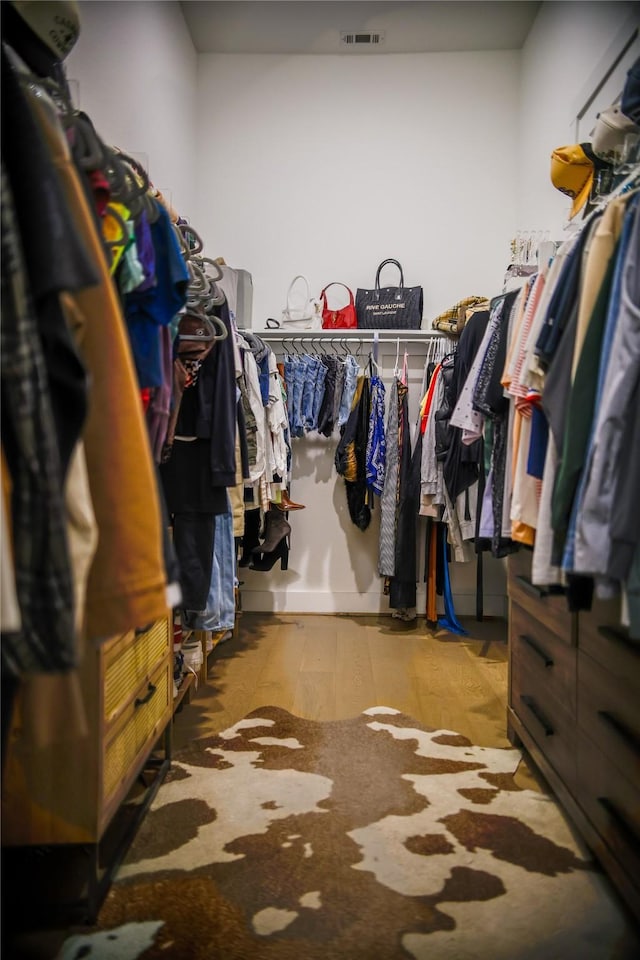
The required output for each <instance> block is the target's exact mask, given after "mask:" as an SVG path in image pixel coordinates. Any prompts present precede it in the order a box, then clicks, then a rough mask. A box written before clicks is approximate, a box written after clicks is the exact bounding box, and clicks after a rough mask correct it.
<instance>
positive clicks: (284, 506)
mask: <svg viewBox="0 0 640 960" xmlns="http://www.w3.org/2000/svg"><path fill="white" fill-rule="evenodd" d="M271 505H272V506H273V507H277V508H278V510H281V511H282V513H286V512H287V510H304V509H305V505H304V503H295V502H294V501H293V500H292V499H291V497H290V496H289V492H288V490H283V491H282V494H281V496H280V501H279V502H278V503H276V502H275V501H272V503H271Z"/></svg>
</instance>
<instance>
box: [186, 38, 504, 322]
mask: <svg viewBox="0 0 640 960" xmlns="http://www.w3.org/2000/svg"><path fill="white" fill-rule="evenodd" d="M518 59H519V58H518V54H517V53H516V52H514V51H507V52H505V51H502V52H492V53H461V54H458V53H452V54H397V55H396V54H391V55H387V56H384V55H371V56H366V57H362V56H330V55H326V56H322V55H321V56H305V55H300V56H295V55H288V56H278V55H259V54H248V55H246V54H206V55H201V56H200V59H199V65H198V77H199V82H198V115H199V118H200V120H199V125H198V135H199V140H198V151H197V152H198V175H197V182H198V193H199V198H200V202H201V210H202V212H201V213H199V215H198V216H199V228H200V231H201V232H202V233H203V234H204V236H205V237H206V240H207V242H208V245H209V246H210V247H211V248H213V249H214V251H215V255H223V256H224V257H225V259H226V260H227V262H228V263H230V264H232V265H234V266H242V267H245V268H247V269H248V270H250V271H251V273H252V275H253V278H254V328H262V327H263V326H264V321H265V320H266V318H267V317H276V318H277V317H279V316H280V314H281V311H282V308H283V306H284V302H285V297H286V292H287V287H288V285H289V282H290V280H291V279H292V278H293V277H294V276H295V274H297V273H303V274H306V275H307V276H308V278H309V280H310V282H311V286H312V289H313V291H314V293H315V294H316V295H317V294H318V293H319V292H320V290H321V289H322V287H323V286H324V285H325V284H327V283H329V281H331V280H341V281H343V282H345V283H347V284H349V285H350V286H351V287H352V288H353V289H354V291H355V288H356V287H358V286H364V287H367V286H372V285H373V281H374V277H375V270H376V267H377V265H378V263H379V262H380V261H381V260H383V259H384V258H386V257H395V258H396V259H398V260H400V261H401V263H402V265H403V267H404V270H405V280H406V283H407V284H409V285H412V284H418V283H420V284H422V285H423V287H424V291H425V316H426V317H427V318H428V319H430V318H431V317H433V316H435V315H436V314H437V313H438V312H440V311H441V310H443V309H444V308H445V307H447V306H449V305H450V304H451V303H454V302H455V301H456V300H458V299H460V297H463V296H465V295H467V294H470V293H476V292H478V293H485V292H486V293H492V292H493V291H495V290H496V288H497V286H499V284H500V282H501V279H502V276H503V273H504V269H505V266H506V264H507V262H508V256H509V240H510V238H511V236H512V233H513V230H514V226H515V203H516V188H517V180H516V170H515V159H516V156H517V152H516V151H517V143H516V136H517V96H518Z"/></svg>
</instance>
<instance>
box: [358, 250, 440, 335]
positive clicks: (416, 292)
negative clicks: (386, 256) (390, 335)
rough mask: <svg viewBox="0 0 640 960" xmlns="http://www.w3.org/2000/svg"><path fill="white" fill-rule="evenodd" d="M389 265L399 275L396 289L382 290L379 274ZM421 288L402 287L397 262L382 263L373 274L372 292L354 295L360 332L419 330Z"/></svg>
mask: <svg viewBox="0 0 640 960" xmlns="http://www.w3.org/2000/svg"><path fill="white" fill-rule="evenodd" d="M388 263H393V264H395V266H396V267H397V268H398V270H399V271H400V286H399V287H381V286H380V272H381V270H382V268H383V267H384V266H386V265H387V264H388ZM422 302H423V292H422V287H405V285H404V274H403V272H402V267H401V266H400V264H399V263H398V261H397V260H383V261H382V263H381V264H380V266H379V267H378V270H377V273H376V285H375V288H374V289H373V290H363V289H361V288H360V287H359V288H358V290H357V292H356V314H357V317H358V327H359V328H361V329H363V330H419V329H420V327H421V326H422Z"/></svg>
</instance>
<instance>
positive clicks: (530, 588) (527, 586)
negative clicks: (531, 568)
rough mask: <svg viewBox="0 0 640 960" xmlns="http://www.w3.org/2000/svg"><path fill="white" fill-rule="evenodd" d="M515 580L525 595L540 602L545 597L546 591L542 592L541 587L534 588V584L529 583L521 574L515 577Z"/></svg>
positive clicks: (527, 578)
mask: <svg viewBox="0 0 640 960" xmlns="http://www.w3.org/2000/svg"><path fill="white" fill-rule="evenodd" d="M516 580H517V581H518V583H519V584H520V586H521V587H522V589H523V590H524V591H525V593H528V594H530V596H532V597H536V599H537V600H542V599H544V597H545V596H546V595H547V594H546V590H543V589H542V587H536V585H535V583H531V580H530V579H529V577H525V576H524V574H522V573H519V574H517V575H516Z"/></svg>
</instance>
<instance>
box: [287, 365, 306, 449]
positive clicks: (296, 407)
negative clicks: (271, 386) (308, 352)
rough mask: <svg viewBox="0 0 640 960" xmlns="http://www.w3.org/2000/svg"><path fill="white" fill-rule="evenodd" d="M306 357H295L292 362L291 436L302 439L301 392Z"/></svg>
mask: <svg viewBox="0 0 640 960" xmlns="http://www.w3.org/2000/svg"><path fill="white" fill-rule="evenodd" d="M305 359H306V357H296V358H295V359H294V361H293V417H292V419H291V421H290V424H291V435H292V436H293V437H304V420H303V415H302V391H303V389H304V381H305V376H306V364H305V363H304V360H305Z"/></svg>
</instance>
